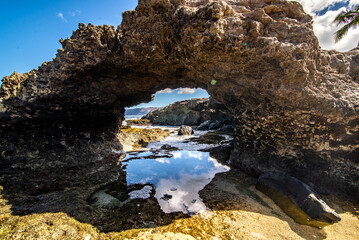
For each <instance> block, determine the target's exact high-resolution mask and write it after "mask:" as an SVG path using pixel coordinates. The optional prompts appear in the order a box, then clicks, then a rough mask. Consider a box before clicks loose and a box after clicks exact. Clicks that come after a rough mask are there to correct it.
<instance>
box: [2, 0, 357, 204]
mask: <svg viewBox="0 0 359 240" xmlns="http://www.w3.org/2000/svg"><path fill="white" fill-rule="evenodd" d="M60 42H61V44H62V46H63V49H60V50H58V53H57V55H56V58H54V59H53V61H51V62H45V63H44V64H43V65H42V66H40V67H39V68H38V69H37V70H32V71H31V72H29V73H25V74H17V73H14V74H13V75H11V76H9V77H5V78H4V79H3V84H2V90H1V92H0V94H1V95H0V96H1V98H0V121H1V122H0V123H1V124H0V125H1V132H2V133H3V134H5V133H8V132H9V131H10V132H11V131H16V130H19V129H20V130H21V129H23V128H24V127H26V128H31V127H32V128H33V131H36V129H39V128H41V129H43V128H50V127H51V128H52V129H54V128H56V127H60V126H61V127H65V128H66V127H67V128H69V129H71V130H72V131H80V130H83V129H86V130H88V131H98V130H101V131H114V129H115V128H116V127H117V126H118V122H119V120H121V119H122V118H123V109H124V107H126V106H132V105H136V104H138V103H141V102H146V101H150V100H151V95H152V94H153V93H155V92H156V91H157V90H160V89H164V88H177V87H200V88H203V89H206V90H207V91H208V93H209V94H210V95H211V96H212V97H214V98H216V99H217V100H219V101H221V102H223V103H224V104H225V105H226V106H227V108H228V109H230V110H231V111H232V114H233V116H234V123H235V149H234V151H233V153H232V157H231V162H232V164H233V165H235V166H238V167H240V168H242V169H244V170H245V171H247V172H250V173H252V174H254V175H258V174H260V173H261V172H264V171H269V170H279V171H283V172H286V173H288V174H290V175H293V176H295V177H297V178H299V179H301V180H303V181H304V182H306V183H308V184H311V185H315V188H316V189H318V190H320V191H322V192H326V191H332V192H333V191H339V192H341V193H344V194H347V195H351V196H353V197H356V198H359V191H358V179H359V171H358V167H359V165H358V159H359V149H358V144H359V140H358V135H359V130H358V129H359V114H358V111H359V92H358V91H359V90H358V89H359V84H358V83H359V82H358V71H359V70H358V69H359V67H358V65H359V64H358V56H359V49H358V48H357V49H353V50H352V51H349V52H346V53H339V52H336V51H324V50H321V49H320V47H319V45H318V40H317V38H316V37H315V35H314V33H313V30H312V19H311V17H310V16H309V15H307V14H305V13H304V11H303V9H302V7H301V6H300V5H299V4H298V3H296V2H287V1H283V0H243V1H239V0H233V1H212V0H139V3H138V6H137V8H136V10H135V11H128V12H125V13H123V22H122V24H121V25H119V26H118V28H117V29H115V28H114V27H112V26H106V25H105V26H93V25H91V24H89V25H87V26H85V25H84V24H80V25H79V29H78V30H76V31H75V32H74V33H73V35H72V37H71V38H68V39H65V40H60ZM213 79H215V80H216V82H217V83H216V84H215V85H212V84H211V80H213Z"/></svg>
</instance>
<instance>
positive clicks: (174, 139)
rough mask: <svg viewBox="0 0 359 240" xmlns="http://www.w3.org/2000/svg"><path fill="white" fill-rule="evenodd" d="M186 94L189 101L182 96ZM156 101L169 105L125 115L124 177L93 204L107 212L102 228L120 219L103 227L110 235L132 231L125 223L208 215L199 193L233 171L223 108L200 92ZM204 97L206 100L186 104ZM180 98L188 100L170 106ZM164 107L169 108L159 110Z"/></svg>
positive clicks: (99, 193) (228, 123)
mask: <svg viewBox="0 0 359 240" xmlns="http://www.w3.org/2000/svg"><path fill="white" fill-rule="evenodd" d="M197 91H198V93H197V94H196V95H194V94H195V93H196V92H197ZM183 92H187V95H186V96H181V94H182V93H183ZM190 93H191V94H190ZM158 95H159V98H161V97H162V96H164V98H163V99H164V100H165V101H159V100H157V101H156V98H155V100H154V101H153V102H150V103H148V104H142V105H140V106H136V107H134V108H131V109H129V110H127V114H126V118H127V120H126V121H125V122H124V123H125V124H124V126H122V127H121V131H120V133H118V135H117V136H118V139H119V140H120V142H121V143H122V144H123V149H124V150H125V151H126V157H125V158H124V159H122V161H121V165H122V170H121V171H120V172H119V175H120V177H119V179H118V180H117V181H116V182H115V183H113V184H110V185H107V186H106V187H104V188H101V189H99V190H97V191H96V192H94V193H93V195H92V196H91V197H90V199H89V203H90V204H91V205H92V206H93V207H94V208H97V209H102V211H105V212H106V214H107V215H106V216H105V218H104V219H103V221H101V222H108V219H111V216H112V215H113V216H114V217H115V216H116V215H117V216H116V218H115V219H116V220H115V221H116V224H112V225H110V224H103V225H101V227H104V228H105V230H106V231H109V230H124V229H128V228H132V225H129V224H127V223H124V222H121V221H123V219H124V218H126V219H131V221H133V223H134V224H136V225H137V226H141V227H154V226H159V225H162V224H168V223H170V222H171V221H173V220H174V219H176V218H178V217H187V216H191V215H194V214H196V213H198V212H202V211H206V210H209V207H207V206H206V204H205V203H204V202H203V200H202V198H201V197H200V194H199V192H200V191H201V190H203V189H204V188H205V186H206V185H208V184H209V183H210V182H211V181H212V179H213V178H214V176H215V175H216V174H217V173H221V172H227V171H229V169H230V168H229V166H228V164H227V162H228V160H229V154H230V151H231V149H232V134H233V128H232V125H231V115H230V113H229V112H228V110H226V109H225V107H224V106H223V104H221V103H219V102H218V101H216V100H214V99H211V98H208V97H207V96H208V94H207V93H206V92H205V91H204V90H201V89H200V90H198V89H186V88H182V89H175V90H171V89H165V90H162V91H159V92H157V96H158ZM176 95H177V96H176ZM178 95H180V96H178ZM201 95H202V96H203V95H204V96H206V97H207V98H194V99H188V98H190V97H198V96H201ZM176 97H177V98H182V99H183V98H187V100H183V101H178V102H174V103H172V101H173V99H175V98H176ZM160 102H162V104H163V105H164V104H168V103H171V104H169V105H167V106H163V107H157V106H159V105H157V106H156V104H161V103H160ZM160 106H161V105H160ZM148 110H151V111H150V112H149V113H147V114H146V115H144V113H145V112H147V111H148ZM133 113H137V114H133ZM140 117H141V118H140ZM134 118H135V119H134ZM183 125H187V126H183ZM180 126H181V127H180ZM183 129H189V131H187V132H185V131H184V130H183ZM181 131H182V132H183V134H179V133H180V132H181ZM137 214H138V215H141V218H138V215H137ZM108 215H110V216H108ZM110 222H111V221H110Z"/></svg>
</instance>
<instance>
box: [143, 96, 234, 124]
mask: <svg viewBox="0 0 359 240" xmlns="http://www.w3.org/2000/svg"><path fill="white" fill-rule="evenodd" d="M142 118H143V119H148V120H150V122H151V123H153V124H157V125H172V126H181V125H190V126H197V125H200V124H201V123H203V122H205V121H208V120H209V121H212V122H223V121H228V122H229V123H230V122H231V119H232V116H231V113H230V112H229V111H228V110H227V109H226V107H225V106H224V105H223V104H221V103H220V102H218V101H216V100H215V99H213V98H195V99H190V100H185V101H179V102H175V103H173V104H170V105H168V106H166V107H164V108H161V109H157V110H155V111H153V112H150V113H148V114H147V115H145V116H143V117H142Z"/></svg>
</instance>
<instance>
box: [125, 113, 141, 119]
mask: <svg viewBox="0 0 359 240" xmlns="http://www.w3.org/2000/svg"><path fill="white" fill-rule="evenodd" d="M143 116H144V115H126V114H125V120H133V119H140V118H141V117H143Z"/></svg>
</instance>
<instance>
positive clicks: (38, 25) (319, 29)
mask: <svg viewBox="0 0 359 240" xmlns="http://www.w3.org/2000/svg"><path fill="white" fill-rule="evenodd" d="M298 2H300V3H301V4H302V5H303V7H304V10H305V11H306V12H307V13H309V14H311V15H312V16H313V20H314V32H315V34H316V35H317V37H318V39H319V42H320V45H321V47H322V48H323V49H337V50H339V51H347V50H349V49H352V48H353V47H355V46H357V43H358V39H359V28H358V29H353V30H352V31H351V32H350V33H349V34H348V36H346V37H345V38H344V39H343V40H342V41H340V42H338V43H335V42H334V37H333V34H334V32H335V31H336V30H337V29H338V26H336V25H335V24H333V23H332V21H333V19H334V17H335V16H336V15H337V14H338V13H339V12H340V11H342V10H344V9H345V7H351V6H354V5H356V4H359V0H298ZM136 5H137V0H101V1H99V0H96V1H95V0H87V1H83V0H61V1H59V0H53V1H49V0H47V1H44V0H32V1H29V0H27V1H24V0H22V1H19V0H12V1H9V0H7V1H6V0H4V1H2V3H1V7H0V36H1V38H0V79H2V78H3V77H4V76H8V75H10V74H12V73H13V72H14V71H17V72H19V73H25V72H28V71H30V70H31V69H34V68H37V67H38V66H40V65H41V64H42V63H43V62H44V61H51V60H52V58H53V57H55V55H56V52H57V49H58V48H61V45H60V43H59V40H60V39H61V38H66V37H70V36H71V35H72V31H74V30H76V29H77V26H78V23H79V22H82V23H85V24H88V23H92V24H94V25H103V24H107V25H115V26H117V25H119V24H120V23H121V21H122V16H121V13H122V12H123V11H126V10H132V9H134V8H135V7H136ZM168 92H169V91H168ZM179 93H182V94H179ZM155 96H156V97H155V101H154V102H151V103H149V104H147V105H141V106H162V105H166V104H168V103H171V102H173V101H178V100H184V99H189V98H196V97H207V96H208V94H207V93H206V92H205V91H203V90H199V89H197V90H196V91H193V90H192V91H187V92H186V91H180V90H175V91H172V92H171V93H164V92H163V93H158V94H156V95H155Z"/></svg>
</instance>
